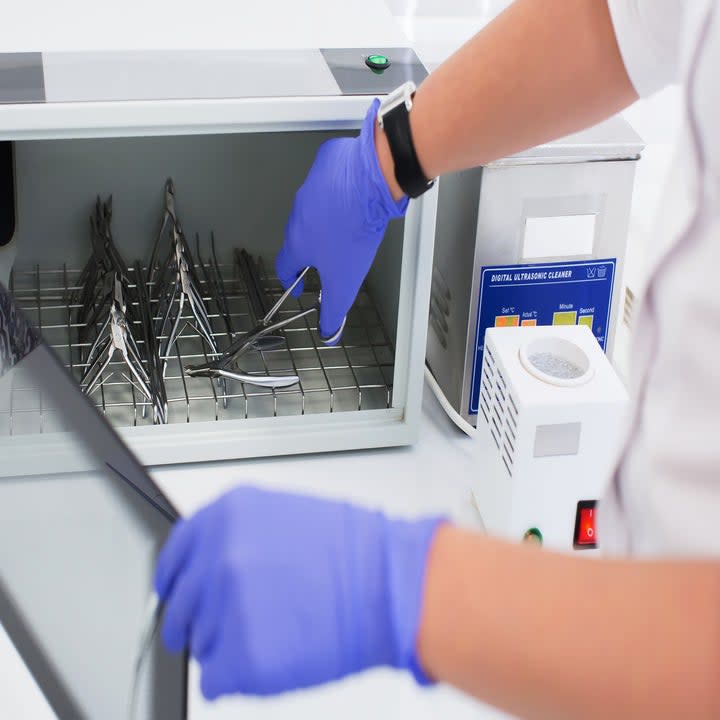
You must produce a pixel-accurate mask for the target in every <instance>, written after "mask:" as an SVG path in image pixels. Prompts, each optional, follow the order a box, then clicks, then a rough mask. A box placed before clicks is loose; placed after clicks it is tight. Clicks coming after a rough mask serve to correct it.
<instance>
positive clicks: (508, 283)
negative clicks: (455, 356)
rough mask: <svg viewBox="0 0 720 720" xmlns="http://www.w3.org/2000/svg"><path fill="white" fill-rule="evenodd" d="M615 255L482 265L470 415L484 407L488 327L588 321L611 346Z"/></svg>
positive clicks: (599, 338) (588, 324) (581, 323)
mask: <svg viewBox="0 0 720 720" xmlns="http://www.w3.org/2000/svg"><path fill="white" fill-rule="evenodd" d="M614 280H615V259H614V258H611V259H605V260H583V261H577V262H563V263H541V264H537V265H504V266H488V267H484V268H483V269H482V273H481V279H480V300H479V303H478V319H477V330H476V333H475V354H474V359H473V377H472V387H471V392H470V414H471V415H476V414H477V412H478V400H479V394H480V377H481V376H480V373H481V370H482V361H483V351H484V344H485V331H486V330H487V329H488V328H489V327H518V326H521V327H522V326H532V325H587V326H588V327H589V328H590V329H591V330H592V332H593V334H594V335H595V337H596V338H597V341H598V342H599V343H600V347H602V349H603V350H605V349H606V344H607V333H608V324H609V322H610V310H611V307H612V291H613V282H614Z"/></svg>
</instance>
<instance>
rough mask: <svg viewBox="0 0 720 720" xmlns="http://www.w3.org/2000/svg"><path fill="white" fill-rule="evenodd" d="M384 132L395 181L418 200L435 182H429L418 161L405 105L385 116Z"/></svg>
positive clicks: (408, 114) (395, 108)
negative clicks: (393, 168)
mask: <svg viewBox="0 0 720 720" xmlns="http://www.w3.org/2000/svg"><path fill="white" fill-rule="evenodd" d="M382 121H383V130H384V131H385V136H386V137H387V140H388V144H389V146H390V153H391V154H392V157H393V162H394V164H395V179H396V180H397V182H398V185H400V187H401V188H402V191H403V192H404V193H405V194H406V195H408V196H409V197H411V198H416V197H419V196H420V195H422V194H423V193H424V192H426V191H428V190H429V189H430V188H431V187H432V186H433V185H434V182H435V181H434V180H429V179H428V178H427V177H426V176H425V173H424V172H423V170H422V168H421V167H420V161H419V160H418V156H417V152H416V151H415V143H414V142H413V137H412V130H411V129H410V113H408V111H407V107H406V106H405V104H404V103H401V104H399V105H397V107H394V108H392V109H390V110H388V111H387V112H385V113H384V114H383V118H382Z"/></svg>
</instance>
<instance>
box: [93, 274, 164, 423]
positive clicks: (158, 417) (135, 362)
mask: <svg viewBox="0 0 720 720" xmlns="http://www.w3.org/2000/svg"><path fill="white" fill-rule="evenodd" d="M126 312H127V304H126V300H125V297H124V293H123V281H122V278H121V277H120V275H119V274H116V275H115V278H114V289H113V296H112V304H111V306H110V312H109V313H108V317H107V319H106V320H105V323H104V324H103V326H102V328H101V329H100V332H99V333H98V336H97V338H95V342H94V343H93V345H92V347H91V348H90V353H89V354H88V365H87V369H86V370H85V372H84V374H83V377H82V380H81V385H82V386H83V391H84V392H85V394H86V395H90V394H91V393H92V392H93V391H94V390H95V389H96V388H98V387H99V386H100V385H102V384H103V383H104V382H105V381H104V380H102V375H103V373H104V372H105V371H106V370H107V369H108V367H109V365H110V363H111V362H112V361H113V358H114V357H115V353H116V352H119V353H120V355H121V356H122V359H123V360H124V362H125V365H126V366H127V368H128V369H129V371H130V374H131V376H132V378H130V382H131V383H132V384H133V385H134V386H135V387H136V388H137V389H138V390H139V391H140V393H141V394H142V395H143V396H144V397H145V398H146V399H147V400H148V401H149V402H150V403H152V405H153V411H154V418H153V419H154V421H155V422H159V423H164V422H165V409H164V408H163V407H162V405H161V404H160V403H158V402H156V401H155V395H154V394H153V392H152V390H151V388H150V378H149V377H148V374H147V372H146V371H145V368H144V367H143V363H142V359H141V356H140V351H139V349H138V346H137V343H136V342H135V338H134V337H133V335H132V333H131V332H130V330H129V326H128V318H127V315H126Z"/></svg>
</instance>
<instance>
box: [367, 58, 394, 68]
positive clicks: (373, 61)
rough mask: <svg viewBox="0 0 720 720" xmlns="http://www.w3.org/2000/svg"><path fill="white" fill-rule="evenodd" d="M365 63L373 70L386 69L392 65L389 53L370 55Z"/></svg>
mask: <svg viewBox="0 0 720 720" xmlns="http://www.w3.org/2000/svg"><path fill="white" fill-rule="evenodd" d="M365 64H366V65H367V66H368V67H369V68H370V69H371V70H385V68H388V67H390V58H388V57H387V55H379V54H377V55H368V56H367V57H366V58H365Z"/></svg>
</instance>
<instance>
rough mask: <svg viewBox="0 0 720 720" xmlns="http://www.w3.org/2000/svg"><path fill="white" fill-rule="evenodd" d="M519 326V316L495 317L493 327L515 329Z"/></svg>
mask: <svg viewBox="0 0 720 720" xmlns="http://www.w3.org/2000/svg"><path fill="white" fill-rule="evenodd" d="M519 324H520V316H519V315H496V316H495V327H517V326H518V325H519Z"/></svg>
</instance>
